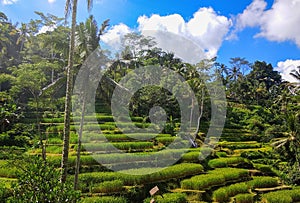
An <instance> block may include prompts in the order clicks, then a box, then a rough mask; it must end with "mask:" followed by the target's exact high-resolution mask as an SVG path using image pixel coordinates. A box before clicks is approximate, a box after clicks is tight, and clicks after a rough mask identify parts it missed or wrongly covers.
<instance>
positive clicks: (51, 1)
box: [48, 0, 56, 4]
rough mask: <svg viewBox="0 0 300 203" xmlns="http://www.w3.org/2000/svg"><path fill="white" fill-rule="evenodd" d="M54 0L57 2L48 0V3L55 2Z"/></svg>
mask: <svg viewBox="0 0 300 203" xmlns="http://www.w3.org/2000/svg"><path fill="white" fill-rule="evenodd" d="M54 2H56V0H48V3H49V4H52V3H54Z"/></svg>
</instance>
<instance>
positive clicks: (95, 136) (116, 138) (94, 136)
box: [83, 132, 174, 142]
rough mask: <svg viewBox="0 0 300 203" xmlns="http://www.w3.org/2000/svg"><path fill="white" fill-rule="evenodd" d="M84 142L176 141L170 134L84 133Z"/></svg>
mask: <svg viewBox="0 0 300 203" xmlns="http://www.w3.org/2000/svg"><path fill="white" fill-rule="evenodd" d="M83 136H84V140H87V141H99V140H105V139H107V140H108V141H112V142H120V141H133V140H135V141H143V140H154V139H156V140H157V139H159V138H160V139H161V138H166V139H168V138H169V139H172V140H173V139H174V137H172V138H171V135H170V134H153V133H131V134H99V133H91V132H84V133H83Z"/></svg>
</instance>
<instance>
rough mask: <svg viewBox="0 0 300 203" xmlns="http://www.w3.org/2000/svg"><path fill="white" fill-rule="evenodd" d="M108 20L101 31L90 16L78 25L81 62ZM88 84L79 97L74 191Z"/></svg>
mask: <svg viewBox="0 0 300 203" xmlns="http://www.w3.org/2000/svg"><path fill="white" fill-rule="evenodd" d="M108 22H109V20H105V21H104V22H103V23H102V26H101V29H100V30H98V26H97V22H96V21H95V19H94V17H93V16H92V15H91V16H90V17H89V18H88V19H87V20H86V22H85V23H80V25H79V26H78V27H77V32H76V35H75V37H76V40H75V44H76V45H77V47H78V49H79V50H78V51H79V55H80V58H81V60H82V61H85V60H86V59H87V57H88V56H89V55H90V54H91V53H92V52H93V51H94V50H96V49H97V48H98V47H99V42H100V35H102V34H103V32H104V30H105V29H106V28H107V27H108ZM89 74H90V73H89V71H86V73H85V78H86V79H85V80H84V81H89ZM88 84H89V83H88V82H87V83H85V84H84V86H83V87H81V92H80V97H81V100H82V106H81V116H80V124H79V133H78V147H77V153H76V156H77V157H76V165H75V176H74V189H75V190H77V189H78V176H79V169H80V152H81V144H82V143H81V140H82V131H83V124H84V115H85V111H86V97H87V95H86V94H87V92H88V91H87V89H88Z"/></svg>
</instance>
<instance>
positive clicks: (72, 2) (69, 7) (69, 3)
mask: <svg viewBox="0 0 300 203" xmlns="http://www.w3.org/2000/svg"><path fill="white" fill-rule="evenodd" d="M77 3H78V0H66V6H65V17H66V19H67V18H68V16H69V14H70V12H72V23H71V34H70V43H69V57H68V66H67V85H66V99H65V116H64V135H63V150H62V161H61V182H65V181H66V179H67V170H68V158H69V145H70V143H69V142H70V117H71V94H72V86H73V64H74V53H75V32H76V16H77ZM92 4H93V1H92V0H87V7H88V10H91V8H92Z"/></svg>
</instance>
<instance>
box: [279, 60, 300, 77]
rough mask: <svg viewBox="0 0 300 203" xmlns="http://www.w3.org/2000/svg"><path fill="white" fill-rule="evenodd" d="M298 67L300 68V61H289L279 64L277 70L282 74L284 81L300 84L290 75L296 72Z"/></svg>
mask: <svg viewBox="0 0 300 203" xmlns="http://www.w3.org/2000/svg"><path fill="white" fill-rule="evenodd" d="M297 66H300V60H291V59H288V60H286V61H280V62H278V63H277V67H276V68H275V70H277V71H279V72H280V74H281V76H282V79H284V80H286V81H289V82H299V81H297V80H296V79H295V78H294V77H293V76H291V75H290V72H292V70H295V69H296V68H297Z"/></svg>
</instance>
